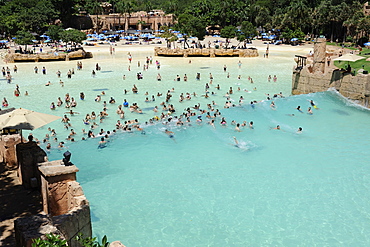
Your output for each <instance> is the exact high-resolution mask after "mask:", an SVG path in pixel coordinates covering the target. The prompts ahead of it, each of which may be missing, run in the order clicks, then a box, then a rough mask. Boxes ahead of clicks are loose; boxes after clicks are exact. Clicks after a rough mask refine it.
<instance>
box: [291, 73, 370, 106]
mask: <svg viewBox="0 0 370 247" xmlns="http://www.w3.org/2000/svg"><path fill="white" fill-rule="evenodd" d="M310 71H311V70H310V66H305V67H304V68H303V69H302V70H298V71H297V70H294V72H293V77H292V94H307V93H315V92H323V91H326V90H328V89H329V88H335V89H336V90H337V91H338V92H339V93H340V94H342V95H343V96H344V97H347V98H348V99H350V100H353V101H354V102H356V103H357V104H360V105H362V106H365V107H370V75H368V74H362V73H358V74H357V75H356V76H353V75H352V74H350V73H345V72H343V71H340V70H331V71H329V72H327V73H321V72H315V73H311V72H310Z"/></svg>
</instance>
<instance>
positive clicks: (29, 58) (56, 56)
mask: <svg viewBox="0 0 370 247" xmlns="http://www.w3.org/2000/svg"><path fill="white" fill-rule="evenodd" d="M92 57H93V55H92V53H91V52H86V51H84V50H83V49H80V50H77V51H72V52H68V53H67V52H54V53H37V54H19V53H9V54H7V55H6V57H5V60H6V61H7V62H8V63H15V62H41V61H43V62H45V61H58V60H61V61H69V60H71V59H84V58H92Z"/></svg>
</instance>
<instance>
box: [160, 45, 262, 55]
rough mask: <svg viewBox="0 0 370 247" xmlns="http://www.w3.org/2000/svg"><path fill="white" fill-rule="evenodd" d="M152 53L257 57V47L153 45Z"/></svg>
mask: <svg viewBox="0 0 370 247" xmlns="http://www.w3.org/2000/svg"><path fill="white" fill-rule="evenodd" d="M154 55H156V56H183V57H188V56H206V57H218V56H220V57H226V56H238V57H258V50H257V49H214V48H203V49H200V48H188V49H182V48H175V49H169V48H166V47H155V48H154Z"/></svg>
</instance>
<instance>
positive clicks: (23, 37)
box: [15, 30, 35, 51]
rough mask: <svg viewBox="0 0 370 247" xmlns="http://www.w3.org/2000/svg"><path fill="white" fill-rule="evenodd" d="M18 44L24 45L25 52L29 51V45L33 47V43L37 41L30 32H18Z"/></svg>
mask: <svg viewBox="0 0 370 247" xmlns="http://www.w3.org/2000/svg"><path fill="white" fill-rule="evenodd" d="M15 37H16V43H17V44H18V45H24V50H25V51H27V45H32V44H33V41H32V40H34V39H35V36H33V35H32V34H31V33H30V32H27V31H22V30H20V31H18V32H17V34H16V36H15Z"/></svg>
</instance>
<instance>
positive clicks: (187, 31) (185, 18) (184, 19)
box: [175, 13, 206, 45]
mask: <svg viewBox="0 0 370 247" xmlns="http://www.w3.org/2000/svg"><path fill="white" fill-rule="evenodd" d="M175 28H176V30H179V31H180V32H181V33H183V34H184V38H185V42H184V45H185V44H187V42H186V40H187V39H188V37H190V36H194V37H197V38H198V39H199V40H203V39H204V36H205V35H206V29H205V24H204V21H203V20H202V19H196V18H195V17H194V16H192V15H190V14H188V13H184V14H180V15H179V17H178V23H177V24H176V26H175Z"/></svg>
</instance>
